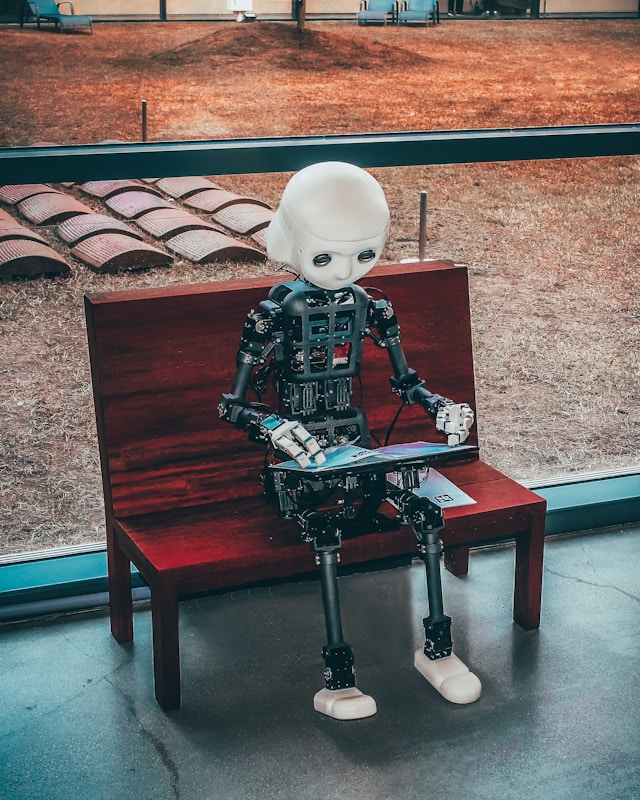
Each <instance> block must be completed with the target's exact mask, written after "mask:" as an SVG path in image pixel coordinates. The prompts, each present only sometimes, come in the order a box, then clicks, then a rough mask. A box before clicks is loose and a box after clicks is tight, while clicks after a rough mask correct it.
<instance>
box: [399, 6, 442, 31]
mask: <svg viewBox="0 0 640 800" xmlns="http://www.w3.org/2000/svg"><path fill="white" fill-rule="evenodd" d="M429 19H432V20H433V24H434V25H435V24H436V23H437V22H440V4H439V2H438V0H403V2H402V5H401V6H400V9H399V11H398V16H397V22H398V23H400V22H424V24H425V25H429Z"/></svg>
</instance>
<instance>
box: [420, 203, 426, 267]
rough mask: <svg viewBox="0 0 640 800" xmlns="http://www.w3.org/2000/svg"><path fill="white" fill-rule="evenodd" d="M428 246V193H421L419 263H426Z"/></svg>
mask: <svg viewBox="0 0 640 800" xmlns="http://www.w3.org/2000/svg"><path fill="white" fill-rule="evenodd" d="M426 244H427V193H426V192H425V191H422V192H420V231H419V233H418V261H424V256H425V250H426Z"/></svg>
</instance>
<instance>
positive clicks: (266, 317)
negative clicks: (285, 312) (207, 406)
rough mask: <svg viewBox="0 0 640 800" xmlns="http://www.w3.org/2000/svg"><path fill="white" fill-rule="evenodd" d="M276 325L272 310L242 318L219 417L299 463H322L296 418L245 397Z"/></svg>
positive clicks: (273, 344) (269, 347)
mask: <svg viewBox="0 0 640 800" xmlns="http://www.w3.org/2000/svg"><path fill="white" fill-rule="evenodd" d="M278 345H279V342H278V329H277V324H276V323H275V321H274V317H273V315H272V314H268V313H263V312H255V311H252V312H251V313H250V314H249V315H248V316H247V320H246V322H245V326H244V330H243V332H242V338H241V339H240V347H239V349H238V355H237V356H236V375H235V378H234V380H233V384H232V386H231V391H230V392H229V393H227V394H223V395H222V397H221V399H220V404H219V406H218V413H219V415H220V418H221V419H223V420H226V421H227V422H230V423H232V424H233V425H235V426H236V427H237V428H240V429H241V430H243V431H247V432H248V434H249V438H250V439H252V440H253V441H256V442H264V443H269V442H270V443H271V445H272V446H273V447H274V448H275V449H276V450H280V451H282V452H283V453H286V455H288V456H290V457H291V458H294V459H295V460H296V461H297V462H298V463H299V464H300V466H301V467H308V466H310V465H311V460H312V459H313V460H314V461H315V463H316V464H322V463H323V462H324V461H325V460H326V459H325V456H324V453H322V450H321V448H320V445H319V444H318V442H317V441H316V440H315V438H314V437H313V436H311V434H310V433H309V432H308V431H307V430H306V429H305V428H304V427H303V426H302V425H300V423H298V422H292V421H290V420H286V419H284V418H282V417H280V416H279V415H278V414H276V413H274V412H273V411H272V410H271V409H269V408H267V407H266V406H264V405H262V404H259V403H258V404H256V403H251V402H249V401H248V400H247V396H246V395H247V391H248V389H249V387H250V386H251V383H252V378H253V373H254V369H255V368H256V367H257V366H260V365H262V364H264V363H265V361H266V359H267V357H268V355H269V353H270V352H271V351H272V350H273V349H274V347H278Z"/></svg>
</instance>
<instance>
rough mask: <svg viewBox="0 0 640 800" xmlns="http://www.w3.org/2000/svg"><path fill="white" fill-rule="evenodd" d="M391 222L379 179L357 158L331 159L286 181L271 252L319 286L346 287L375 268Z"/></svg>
mask: <svg viewBox="0 0 640 800" xmlns="http://www.w3.org/2000/svg"><path fill="white" fill-rule="evenodd" d="M388 227H389V209H388V207H387V201H386V200H385V196H384V192H383V191H382V187H381V186H380V184H379V183H378V181H377V180H376V179H375V178H374V177H373V176H372V175H370V174H369V173H368V172H365V171H364V170H363V169H360V167H356V166H354V165H353V164H344V163H342V162H339V161H327V162H324V163H320V164H313V165H312V166H310V167H305V169H302V170H300V172H297V173H296V174H295V175H294V176H293V178H291V180H290V181H289V183H288V184H287V186H286V188H285V190H284V192H283V194H282V200H281V201H280V207H279V208H278V210H277V211H276V213H275V215H274V217H273V219H272V221H271V224H270V225H269V228H268V230H267V252H268V254H269V257H270V258H272V259H273V260H274V261H281V262H284V263H285V264H288V265H289V266H291V267H293V268H294V269H295V270H297V271H298V272H300V274H301V275H302V276H303V277H304V278H305V279H306V280H308V281H309V282H310V283H313V284H314V285H315V286H319V287H321V288H322V289H341V288H342V287H343V286H347V285H348V284H350V283H354V282H355V281H357V280H359V279H360V278H362V277H364V276H365V275H366V274H367V272H369V270H370V269H372V268H373V266H374V265H375V264H376V262H377V261H378V259H379V258H380V254H381V253H382V249H383V247H384V243H385V240H386V236H387V229H388Z"/></svg>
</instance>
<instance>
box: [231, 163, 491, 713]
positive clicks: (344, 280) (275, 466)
mask: <svg viewBox="0 0 640 800" xmlns="http://www.w3.org/2000/svg"><path fill="white" fill-rule="evenodd" d="M388 226H389V209H388V207H387V203H386V199H385V196H384V192H383V190H382V187H381V186H380V184H379V183H378V182H377V181H376V180H375V178H374V177H373V176H372V175H370V174H369V173H368V172H366V171H364V170H362V169H360V168H359V167H356V166H354V165H352V164H346V163H341V162H325V163H320V164H314V165H312V166H310V167H306V168H305V169H302V170H301V171H300V172H298V173H296V174H295V175H294V176H293V177H292V178H291V180H290V181H289V183H288V184H287V186H286V188H285V190H284V193H283V195H282V199H281V202H280V206H279V208H278V209H277V211H276V213H275V214H274V217H273V219H272V221H271V223H270V225H269V228H268V230H267V252H268V255H269V257H270V258H271V259H273V260H274V261H276V262H279V263H280V267H281V268H286V269H288V270H289V271H291V272H293V275H294V276H295V277H294V279H292V280H289V281H285V282H283V283H279V284H277V285H276V286H274V287H273V288H272V289H271V291H270V293H269V295H268V298H266V299H265V300H264V301H263V302H262V303H261V304H260V306H259V308H258V309H254V310H251V311H250V313H249V314H248V316H247V318H246V322H245V325H244V330H243V332H242V336H241V341H240V347H239V351H238V355H237V359H236V367H237V369H236V374H235V378H234V380H233V384H232V386H231V390H230V392H229V393H227V394H224V395H223V396H222V398H221V401H220V405H219V414H220V417H221V418H222V419H223V420H225V421H227V422H229V423H231V424H233V425H235V426H236V427H238V428H239V429H241V430H243V431H245V432H246V433H248V435H249V437H250V439H251V440H253V441H256V442H259V443H261V444H262V445H263V446H266V448H267V452H268V453H269V454H270V463H268V464H267V465H266V468H265V471H264V473H263V475H262V481H263V484H264V490H265V496H266V498H267V499H268V500H270V501H271V502H273V503H274V504H276V505H277V506H278V508H279V513H280V515H281V516H282V517H287V518H293V519H296V520H297V521H298V522H299V523H300V526H301V533H302V537H303V539H304V540H305V541H307V542H309V544H310V546H311V549H312V551H313V552H314V553H315V558H316V563H317V565H318V566H319V570H320V583H321V589H322V599H323V608H324V616H325V624H326V631H327V644H326V645H325V646H324V647H323V649H322V654H323V658H324V662H325V671H324V678H325V688H324V689H322V690H320V691H319V692H317V694H316V695H315V696H314V708H315V709H316V710H317V711H319V712H320V713H323V714H325V715H327V716H329V717H333V718H335V719H360V718H364V717H368V716H371V715H373V714H375V713H376V711H377V707H376V703H375V700H374V699H373V698H372V697H371V696H369V695H367V694H364V693H363V692H361V691H360V689H359V688H358V687H357V686H356V677H355V670H354V655H353V651H352V648H351V647H350V645H349V644H347V643H346V642H345V641H344V636H343V630H342V616H341V610H340V601H339V593H338V582H337V564H338V561H339V550H340V547H341V544H342V540H343V538H346V537H350V536H357V535H358V534H360V533H367V532H372V531H386V530H388V529H393V528H397V527H398V525H399V524H410V525H411V526H412V528H413V531H414V533H415V535H416V538H417V541H418V546H419V552H420V556H421V558H422V559H423V561H424V563H425V567H426V576H427V595H428V601H429V616H428V617H427V618H426V619H425V620H424V628H425V639H426V641H425V646H424V648H421V649H419V650H418V651H417V652H416V653H415V655H414V665H415V667H416V668H417V669H418V671H419V672H420V673H421V674H422V675H423V676H424V677H425V678H426V679H427V680H428V681H429V682H430V683H431V684H432V686H434V688H435V689H436V690H437V691H438V692H439V693H440V694H441V695H442V696H443V697H445V698H446V699H447V700H449V701H451V702H454V703H470V702H473V701H475V700H477V699H478V697H479V696H480V693H481V688H482V687H481V684H480V681H479V679H478V678H477V677H476V676H475V675H474V674H473V673H472V672H470V671H469V669H468V667H467V666H466V665H465V664H464V663H463V662H462V661H461V660H460V659H459V658H458V657H457V656H456V655H455V654H454V653H453V651H452V640H451V630H450V629H451V618H450V617H448V616H447V615H446V614H445V613H444V610H443V599H442V587H441V580H440V555H441V552H442V542H441V541H440V539H439V535H438V534H439V531H440V530H442V528H443V527H444V519H443V512H442V510H441V508H439V507H438V506H437V505H436V504H435V503H433V502H432V501H430V500H429V499H428V498H427V497H424V496H419V495H418V493H416V492H415V489H416V488H417V487H419V485H420V483H421V481H422V480H423V479H424V475H425V472H426V471H427V470H428V468H429V459H428V457H427V456H425V454H424V453H423V452H422V450H421V448H420V447H419V446H414V445H408V449H407V448H405V450H403V451H402V453H401V455H400V456H398V454H397V451H396V450H394V447H396V448H397V446H392V447H391V448H387V447H382V448H373V449H372V447H371V435H370V432H369V429H368V425H367V419H366V416H365V414H364V412H363V411H362V410H361V409H360V408H357V407H355V406H353V405H352V404H351V399H352V395H353V381H354V379H356V380H357V377H358V375H359V373H360V370H361V366H362V355H363V343H364V340H365V338H370V339H372V340H373V342H374V343H375V344H376V345H377V346H378V347H381V348H384V349H385V350H386V351H387V353H388V355H389V360H390V363H391V367H392V370H393V376H392V377H391V379H390V380H391V387H392V391H393V392H395V393H396V394H397V395H398V396H399V397H400V398H401V399H402V400H403V401H404V402H405V403H407V404H418V405H420V406H421V407H423V408H424V410H425V411H426V413H427V414H429V415H431V416H432V417H433V418H434V419H435V421H436V429H437V430H439V431H441V432H442V433H443V434H444V435H445V436H446V437H447V443H446V445H444V444H443V445H441V446H440V450H441V451H442V450H445V451H446V450H447V449H449V448H450V449H457V448H464V447H465V445H464V444H463V443H464V441H465V440H466V438H467V436H468V434H469V430H470V428H471V427H472V425H473V422H474V413H473V411H472V409H471V408H470V407H469V406H468V405H467V404H466V403H454V402H453V401H452V400H449V399H448V398H445V397H442V396H441V395H439V394H434V393H432V392H431V391H429V390H428V389H427V387H426V386H425V383H424V381H423V380H421V379H420V377H419V376H418V374H417V373H416V371H415V370H413V369H411V368H410V367H409V366H408V364H407V362H406V359H405V356H404V353H403V349H402V343H401V336H400V327H399V324H398V320H397V319H396V315H395V313H394V310H393V306H392V305H391V303H390V301H389V300H388V299H387V298H386V297H378V298H375V297H374V296H372V295H374V294H375V291H374V290H365V289H364V288H362V287H361V286H359V285H358V284H357V281H359V280H360V279H361V278H363V277H364V276H365V275H366V274H367V273H368V272H369V271H370V270H371V269H372V268H373V267H374V265H375V264H376V263H377V261H378V259H379V258H380V255H381V253H382V250H383V247H384V244H385V240H386V236H387V231H388ZM268 381H271V382H272V383H273V384H274V385H275V387H276V390H277V394H278V397H279V407H278V409H277V410H274V409H272V408H269V407H267V406H265V405H263V404H262V402H260V401H257V402H253V401H250V400H249V399H248V397H247V394H248V392H249V391H250V390H253V391H255V393H256V396H257V397H258V398H261V395H262V393H263V391H264V389H265V388H266V386H267V382H268ZM415 444H416V445H417V443H415ZM284 459H288V460H284ZM392 478H393V480H391V479H392ZM335 498H338V499H335ZM385 500H391V501H392V502H393V504H394V506H395V508H396V509H397V511H398V515H397V518H396V519H395V520H394V519H389V517H388V516H385V515H384V514H381V513H380V507H381V505H382V504H383V502H384V501H385Z"/></svg>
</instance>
